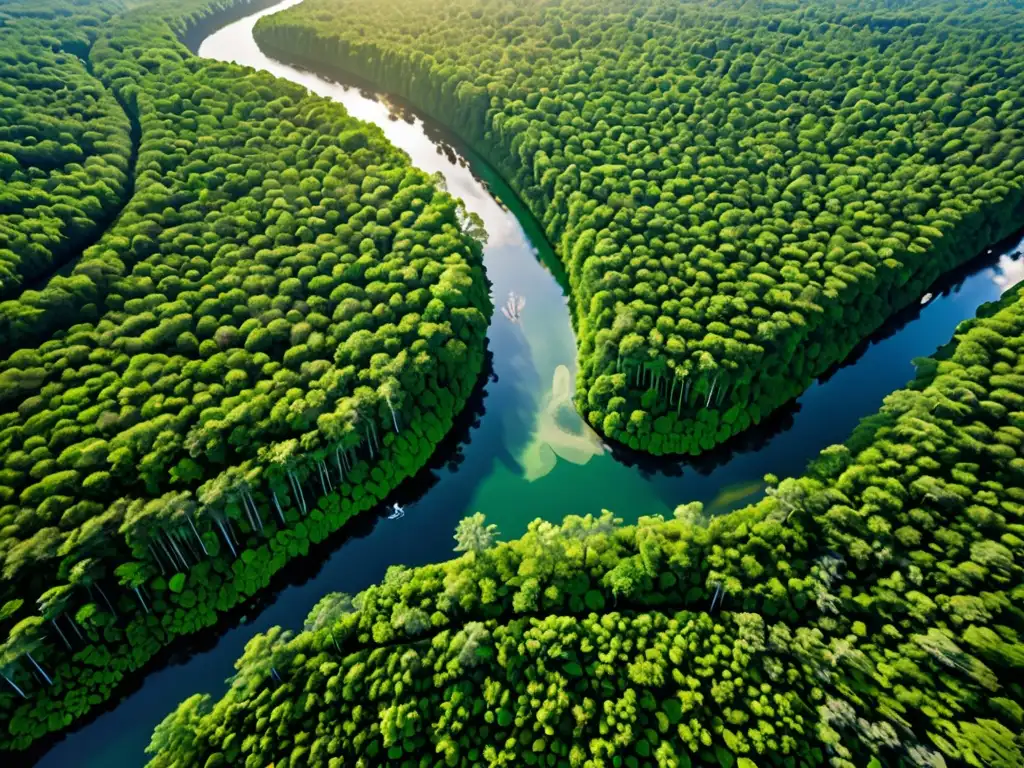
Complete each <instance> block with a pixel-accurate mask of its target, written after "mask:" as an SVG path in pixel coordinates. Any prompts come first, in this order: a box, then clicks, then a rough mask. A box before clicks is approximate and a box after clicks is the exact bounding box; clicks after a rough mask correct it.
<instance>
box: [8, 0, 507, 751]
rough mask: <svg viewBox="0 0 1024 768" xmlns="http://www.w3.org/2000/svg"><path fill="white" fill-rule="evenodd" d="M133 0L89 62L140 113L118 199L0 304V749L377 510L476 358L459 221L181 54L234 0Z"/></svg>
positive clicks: (481, 329)
mask: <svg viewBox="0 0 1024 768" xmlns="http://www.w3.org/2000/svg"><path fill="white" fill-rule="evenodd" d="M136 5H139V3H136ZM142 5H143V7H141V8H140V9H138V10H135V11H124V12H120V13H118V14H117V15H115V16H113V17H111V18H110V19H108V20H107V21H106V22H105V23H104V24H103V25H102V27H101V29H100V30H98V32H97V34H96V35H95V36H94V38H95V39H93V40H92V46H91V48H90V49H89V50H88V52H87V55H88V57H89V67H90V68H91V69H92V71H93V72H94V74H95V77H96V78H97V79H98V80H97V81H98V82H99V83H102V87H103V89H105V90H104V91H103V95H101V96H98V97H97V98H98V100H99V102H101V103H105V102H104V100H107V101H110V102H111V103H116V102H113V101H112V100H113V99H114V98H116V99H117V100H118V101H120V102H121V103H122V104H124V105H125V106H126V108H127V109H128V110H129V113H130V114H131V116H132V118H133V119H134V120H135V121H137V123H138V125H139V128H140V146H139V151H138V160H137V164H136V167H135V178H134V194H133V196H132V197H131V200H130V201H129V202H128V204H127V205H126V206H125V207H124V208H123V210H122V211H121V212H120V214H119V216H118V218H117V221H116V222H115V223H114V225H113V226H112V227H111V228H110V229H108V230H107V231H106V232H104V233H103V235H102V237H100V238H99V240H98V241H97V242H96V244H95V245H93V246H91V247H90V248H89V249H88V250H86V251H85V253H84V254H83V256H82V258H81V260H80V261H79V262H78V263H77V264H76V265H75V267H74V269H73V271H72V272H71V273H70V275H68V276H66V277H64V276H57V277H54V278H53V279H51V280H50V281H49V283H48V284H47V285H46V287H45V288H44V289H43V290H41V291H39V292H33V291H27V292H24V293H23V294H22V295H21V296H20V297H19V298H18V299H16V300H12V301H11V302H8V303H7V304H5V305H3V307H0V313H2V315H3V318H2V320H0V323H2V322H7V323H8V324H7V325H4V326H3V328H2V329H0V334H2V337H3V338H4V339H5V341H9V342H11V343H12V346H15V347H18V349H17V350H16V351H14V352H12V353H11V354H10V355H9V356H6V357H5V358H3V359H0V574H2V581H0V673H2V676H3V678H4V680H0V687H2V691H0V724H2V726H3V728H2V735H0V748H5V747H6V748H22V747H25V746H27V745H28V744H29V743H30V742H31V741H32V740H33V739H35V738H37V737H39V736H41V735H42V734H44V733H46V732H47V731H52V730H57V729H60V728H63V727H65V726H66V725H68V724H69V723H70V722H71V721H72V720H74V719H75V718H77V717H80V716H81V715H83V714H84V713H85V712H87V711H88V710H89V709H90V708H91V707H93V706H95V705H97V704H99V703H100V702H102V701H103V700H104V699H106V698H107V697H108V696H109V695H110V694H111V692H112V691H114V690H115V688H116V686H117V684H118V683H119V682H121V681H122V680H123V679H124V677H125V676H126V675H129V674H131V673H132V672H134V671H136V670H138V669H139V668H140V667H141V666H142V665H143V664H144V663H145V662H146V661H148V660H149V659H151V658H152V657H153V656H154V654H155V653H156V652H157V651H159V650H160V649H161V648H163V647H164V646H166V645H167V644H168V643H169V642H170V641H171V640H172V639H173V638H174V637H175V636H177V635H181V634H184V633H189V632H194V631H196V630H198V629H200V628H202V627H206V626H209V625H212V624H213V623H214V622H215V620H216V618H217V615H218V613H219V612H223V611H226V610H228V609H230V608H232V607H234V606H235V605H237V604H238V603H239V602H241V601H242V600H244V599H246V598H247V597H249V596H251V595H253V594H254V593H255V592H256V591H257V590H259V589H261V588H262V587H265V586H266V585H267V583H268V582H269V580H270V577H271V576H272V575H273V574H274V573H275V572H276V571H278V570H279V569H280V568H281V567H282V566H283V565H284V563H285V562H286V560H288V559H289V558H291V557H295V556H299V555H304V554H306V553H307V551H308V549H309V546H310V545H311V544H312V543H316V542H319V541H322V540H323V539H324V538H325V537H326V536H327V535H328V534H329V533H330V532H332V531H334V530H336V529H338V528H339V527H340V526H341V525H342V523H344V522H345V520H347V519H348V518H349V517H351V516H352V515H354V514H356V513H357V512H360V511H363V510H366V509H369V508H371V507H372V506H374V505H375V504H376V503H377V502H378V501H379V500H381V499H382V498H383V497H384V496H385V495H386V494H387V493H388V492H389V491H390V490H391V489H393V488H394V487H395V485H396V484H397V483H398V482H400V481H401V480H402V479H404V478H406V477H408V476H409V475H410V474H412V473H413V472H415V471H416V470H417V469H419V468H420V467H422V466H423V465H424V463H425V462H426V459H427V458H428V456H429V455H430V453H431V451H432V449H433V448H434V446H435V445H436V444H437V443H438V441H439V440H440V439H441V437H442V436H443V434H444V433H445V432H446V431H447V430H448V429H449V428H450V426H451V424H452V420H453V417H454V414H455V413H456V412H457V411H458V410H459V409H460V408H461V407H462V405H463V403H464V402H465V400H466V398H467V397H468V395H469V394H470V391H471V390H472V388H473V386H474V385H475V383H476V380H477V377H478V374H479V372H480V370H481V367H482V363H483V353H484V337H485V331H486V327H487V318H488V315H489V313H490V309H491V308H490V303H489V298H488V292H487V284H486V280H485V278H484V276H483V271H482V261H481V251H482V249H481V246H482V233H481V232H480V231H479V226H478V225H479V222H478V221H477V220H474V219H471V218H469V217H467V215H466V214H465V212H464V210H463V209H462V207H461V205H460V204H459V203H458V202H457V201H455V200H454V199H453V198H451V196H449V195H448V194H447V193H446V192H444V191H443V190H442V189H440V188H439V187H438V186H437V185H436V184H435V183H434V180H433V179H431V178H429V177H427V176H426V175H425V174H423V173H422V172H420V171H417V170H414V169H412V168H410V167H409V165H408V161H407V158H406V157H405V156H404V155H403V154H402V153H400V152H399V151H397V150H396V149H395V148H394V147H392V146H391V145H390V144H389V143H387V141H386V140H385V139H384V137H383V134H382V133H381V132H380V130H379V129H377V128H375V127H372V126H368V125H365V124H363V123H360V122H358V121H356V120H354V119H352V118H350V117H349V116H348V115H347V114H346V113H345V111H344V109H343V108H342V107H340V106H338V105H336V104H332V103H330V102H328V101H325V100H323V99H320V98H317V97H313V96H311V95H309V94H308V93H307V92H306V91H305V90H304V89H303V88H301V87H299V86H296V85H293V84H290V83H287V82H284V81H279V80H276V79H274V78H273V77H271V76H270V75H268V74H266V73H254V72H253V71H251V70H247V69H243V68H240V67H238V66H235V65H228V64H218V63H213V62H208V61H203V60H200V59H198V58H196V57H193V56H192V55H191V54H189V52H188V51H187V50H186V49H185V48H184V47H183V46H182V45H181V44H180V43H179V42H178V39H177V36H176V33H178V34H182V33H184V32H185V31H187V29H188V28H189V27H190V26H191V25H193V24H196V23H199V22H200V21H201V19H202V18H203V17H204V16H205V15H206V14H207V13H210V12H214V11H217V10H219V9H223V8H225V7H230V3H210V2H208V0H161V1H160V2H158V3H155V4H149V5H145V4H142ZM4 7H5V8H6V6H4ZM49 13H51V11H47V10H45V9H44V10H42V11H40V12H39V13H38V14H37V16H38V23H39V24H40V25H41V26H45V25H47V24H50V23H52V17H51V16H50V15H47V14H49ZM52 13H56V11H52ZM17 29H18V27H15V30H17ZM83 34H84V33H83ZM55 44H56V43H54V45H55ZM4 53H5V55H6V51H5V52H4ZM82 53H83V54H86V52H85V51H82ZM25 82H26V84H27V86H26V87H29V86H31V82H30V81H28V80H26V81H25ZM46 82H49V81H48V80H47V81H46ZM5 83H6V81H5ZM42 85H45V83H43V84H42ZM96 87H97V88H99V87H100V86H96ZM33 93H34V94H35V93H36V92H35V91H33ZM36 95H37V96H38V98H39V99H41V100H42V102H45V103H46V104H51V103H52V101H53V97H51V95H50V94H49V93H48V92H47V91H39V92H38V94H36ZM40 114H42V112H40ZM30 138H32V137H31V136H29V137H27V138H26V142H25V146H26V147H31V146H34V144H33V142H32V141H30V140H28V139H30ZM96 141H99V139H96ZM55 151H56V150H55ZM27 152H28V150H26V154H27ZM2 157H3V156H2V155H0V158H2ZM62 194H63V193H62ZM26 221H27V220H26ZM16 223H18V222H16ZM22 224H24V226H21V225H22ZM18 226H19V229H18V231H19V232H20V231H25V232H29V231H30V227H29V225H28V224H27V223H26V222H21V223H18ZM12 308H13V309H12ZM5 681H6V682H5Z"/></svg>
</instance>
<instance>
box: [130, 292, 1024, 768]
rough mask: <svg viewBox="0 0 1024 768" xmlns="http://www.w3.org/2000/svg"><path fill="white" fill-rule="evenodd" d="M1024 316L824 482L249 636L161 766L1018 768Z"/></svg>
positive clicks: (1018, 296) (815, 479) (578, 527)
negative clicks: (218, 695)
mask: <svg viewBox="0 0 1024 768" xmlns="http://www.w3.org/2000/svg"><path fill="white" fill-rule="evenodd" d="M1022 440H1024V293H1022V292H1020V291H1018V292H1016V293H1015V294H1014V295H1012V296H1010V297H1008V298H1007V299H1005V300H1004V301H1003V302H1002V304H1001V306H991V305H990V306H989V307H987V308H986V309H985V310H984V311H983V312H982V319H978V320H972V321H968V322H966V323H964V324H963V325H961V327H960V328H959V329H958V332H957V334H956V337H955V339H954V341H953V342H952V343H951V344H950V345H949V346H947V347H946V348H944V349H943V350H940V353H939V354H938V355H937V356H936V357H935V358H934V359H926V360H921V361H919V368H918V376H917V379H916V380H915V381H914V382H913V383H912V384H911V386H910V388H908V389H906V390H902V391H899V392H896V393H894V394H892V395H890V396H889V397H888V398H887V400H886V402H885V404H884V406H883V408H882V409H881V411H880V412H879V413H878V414H876V415H874V416H872V417H869V418H868V419H866V420H864V421H863V422H862V423H861V424H860V426H859V427H858V428H857V430H856V431H855V433H854V434H853V435H852V437H851V438H850V440H849V441H848V443H847V444H846V445H845V446H833V447H830V448H828V449H826V450H824V451H823V452H822V453H821V455H820V456H819V457H818V459H816V460H815V462H813V463H812V465H811V466H810V467H809V469H808V471H807V473H806V475H805V476H804V477H801V478H798V479H786V480H784V481H782V482H781V483H779V482H778V481H777V480H775V479H772V481H771V482H772V486H771V490H770V492H769V495H768V496H767V497H766V498H765V499H764V500H762V501H761V502H760V503H758V504H756V505H754V506H752V507H749V508H747V509H745V510H741V511H739V512H735V513H732V514H729V515H727V516H724V517H719V518H716V519H712V520H710V521H705V520H702V519H701V518H702V512H701V509H700V505H699V504H691V505H687V506H683V507H679V508H678V509H677V510H676V513H675V519H672V520H667V521H666V520H664V519H662V518H661V517H658V518H642V519H641V520H640V522H639V523H638V524H637V525H636V526H635V527H629V528H619V527H618V526H617V525H616V520H615V519H614V518H613V517H612V515H611V513H607V512H606V513H604V514H603V515H602V516H600V517H598V518H594V517H591V516H587V517H585V518H579V517H570V518H567V519H566V521H565V522H564V524H563V525H561V526H557V525H552V524H550V523H547V522H540V521H537V522H535V523H533V524H532V525H531V527H530V530H529V533H527V535H525V536H524V537H523V538H522V539H519V540H516V541H512V542H509V543H506V544H498V545H496V546H492V545H493V539H494V537H495V534H496V531H494V526H487V525H486V523H485V521H484V518H483V516H482V515H477V516H475V517H472V518H468V519H465V520H463V521H462V522H461V523H460V525H459V529H458V530H457V532H456V540H457V541H458V546H457V547H456V549H457V550H458V551H464V552H466V553H467V554H465V555H464V556H463V557H461V558H459V559H457V560H454V561H451V562H449V563H443V564H439V565H431V566H426V567H421V568H416V569H405V568H401V567H393V568H392V569H390V570H389V572H388V574H387V576H386V578H385V580H384V582H383V583H382V584H380V585H379V586H374V587H371V588H370V589H368V590H366V591H365V592H363V593H362V594H360V595H359V596H357V597H356V598H355V599H351V598H349V597H346V596H344V595H339V594H335V595H329V596H327V597H326V598H324V600H322V601H321V602H320V603H319V604H318V605H317V606H316V608H315V609H314V610H313V612H312V613H311V614H310V617H309V620H308V622H307V624H306V627H305V631H304V632H302V633H301V634H299V635H297V636H292V634H291V633H289V632H284V631H282V630H281V629H280V628H276V629H274V630H272V631H270V632H269V633H267V634H265V635H259V636H257V637H256V638H254V639H253V640H252V641H251V642H250V643H249V645H248V646H247V648H246V652H245V655H244V656H243V657H242V658H241V659H240V660H239V661H238V663H237V665H236V668H237V675H236V676H235V677H234V679H233V683H232V687H231V688H230V690H229V691H228V693H227V694H226V695H225V696H224V697H223V698H222V699H221V700H220V701H218V702H216V703H215V704H214V703H212V702H211V701H210V700H209V697H207V696H195V697H193V698H191V699H188V700H187V701H185V702H184V703H183V704H182V705H181V706H180V707H179V708H178V710H177V711H176V712H174V713H173V714H171V715H170V716H168V718H167V719H166V720H165V721H164V722H163V723H162V724H161V725H160V726H159V727H158V728H157V730H156V732H155V734H154V737H153V741H152V744H151V747H150V751H151V752H153V753H155V756H154V758H153V761H152V762H151V764H150V765H151V766H152V767H153V768H182V767H183V766H204V765H205V766H208V767H210V768H212V766H220V765H246V766H247V767H248V768H258V767H259V766H271V765H277V766H283V765H292V766H297V765H302V766H306V765H309V766H328V765H329V766H342V765H344V766H360V767H364V766H365V767H368V766H377V765H405V766H416V765H418V766H425V765H442V764H443V765H449V766H454V765H491V766H496V765H507V766H520V765H548V766H555V765H558V766H575V767H578V766H590V767H594V766H638V765H658V766H662V767H663V768H669V767H673V768H680V767H686V766H691V765H694V766H696V765H701V766H721V768H733V766H736V767H737V768H754V766H766V765H775V766H797V765H799V766H817V765H831V766H835V767H836V768H840V767H842V768H854V766H856V768H865V767H866V766H872V767H873V768H878V766H880V765H885V766H891V767H893V768H895V767H896V766H928V767H930V768H937V767H938V766H943V765H954V764H964V765H971V766H979V767H980V766H991V767H993V768H1019V766H1020V765H1022V764H1024V737H1022V735H1021V734H1022V733H1024V731H1022V725H1024V706H1022V705H1024V685H1022V680H1024V674H1022V672H1024V639H1022V633H1024V614H1022V613H1021V599H1022V597H1024V483H1022V480H1024V458H1021V445H1022Z"/></svg>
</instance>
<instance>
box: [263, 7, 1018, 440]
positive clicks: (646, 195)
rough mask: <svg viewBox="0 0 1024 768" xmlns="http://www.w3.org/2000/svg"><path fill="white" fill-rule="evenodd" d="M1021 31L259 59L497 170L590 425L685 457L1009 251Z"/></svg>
mask: <svg viewBox="0 0 1024 768" xmlns="http://www.w3.org/2000/svg"><path fill="white" fill-rule="evenodd" d="M1021 20H1022V17H1021V14H1020V13H1019V11H1018V9H1017V8H1016V7H1015V6H1013V5H1011V4H1005V3H999V2H977V3H969V4H964V3H960V2H953V1H952V0H906V1H905V0H895V1H892V0H886V1H885V2H881V1H879V2H873V1H871V0H868V1H867V2H863V1H862V0H838V2H836V1H833V0H827V1H825V0H814V1H813V2H809V3H808V2H800V3H798V2H794V1H793V0H779V1H777V2H770V3H762V2H757V3H748V2H741V1H740V0H724V1H723V2H707V0H683V1H682V2H680V1H679V0H653V1H650V2H634V1H633V0H527V1H526V2H521V1H520V0H486V1H484V0H468V1H467V0H429V1H428V0H394V1H393V2H387V3H378V2H374V1H373V0H307V2H304V3H302V4H300V5H298V6H296V7H294V8H291V9H289V10H287V11H284V12H282V13H280V14H276V15H273V16H271V17H268V18H265V19H263V20H261V21H260V22H259V24H258V25H257V27H256V37H257V40H258V41H259V43H260V44H261V46H263V47H264V48H265V49H267V50H269V51H270V52H272V53H273V54H274V55H276V56H279V57H282V58H286V59H290V60H293V61H298V62H299V63H303V64H307V65H310V66H313V67H315V68H316V69H318V70H322V71H328V72H332V71H339V72H341V73H349V74H354V75H356V76H358V77H361V78H364V79H366V80H369V81H371V82H372V83H373V84H375V85H376V86H377V87H380V88H383V89H387V90H389V91H392V92H395V93H398V94H400V95H402V96H404V97H406V98H408V99H409V100H411V101H412V102H413V103H414V104H416V105H417V106H418V107H419V108H421V109H423V110H425V111H427V112H429V113H430V114H432V115H434V116H435V117H437V118H438V119H439V120H441V121H442V122H444V123H446V124H447V125H449V126H451V127H453V128H455V129H456V130H457V131H458V132H459V133H460V134H461V135H462V136H463V137H465V138H466V139H468V140H469V141H470V142H471V143H472V144H473V145H474V146H475V147H476V148H477V149H478V150H480V151H481V152H482V153H483V154H485V155H486V156H487V157H488V158H489V159H490V160H491V162H492V163H494V164H495V165H496V166H497V167H498V169H499V170H500V171H501V172H502V174H503V175H504V176H505V177H506V178H507V179H508V180H509V181H510V183H511V185H512V186H513V188H514V189H515V190H516V191H517V193H518V194H519V195H520V196H521V197H522V198H523V200H524V201H525V202H526V203H527V204H528V206H529V207H530V209H531V210H532V211H533V213H534V214H535V216H536V217H537V218H538V220H540V221H541V222H542V224H543V227H544V229H545V231H546V233H547V236H548V238H549V240H550V241H551V242H552V243H553V244H554V245H555V246H556V250H557V252H558V254H559V256H560V258H561V260H562V261H563V263H564V265H565V267H566V271H567V273H568V276H569V281H570V284H571V286H572V292H573V297H574V319H575V325H576V329H577V332H578V341H579V357H580V375H579V378H578V381H577V389H578V391H577V406H578V407H579V409H580V411H581V413H583V415H584V416H585V417H586V418H587V420H588V421H589V423H590V424H592V425H593V426H594V427H595V428H597V429H599V430H601V431H603V432H604V434H606V435H608V436H610V437H612V438H615V439H616V440H618V441H620V442H623V443H627V444H628V445H629V446H631V447H633V448H640V449H644V450H647V451H651V452H653V453H687V452H688V453H698V452H700V451H702V450H706V449H709V448H711V447H713V446H714V445H715V444H716V443H718V442H721V441H723V440H725V439H727V438H728V437H730V436H731V435H734V434H736V433H737V432H740V431H742V430H743V429H746V428H747V427H748V426H749V425H751V424H756V423H758V422H759V421H760V420H761V419H762V418H763V417H764V416H765V414H766V413H768V412H769V411H771V410H772V409H774V408H776V407H778V406H779V405H781V404H782V403H784V402H786V401H788V400H791V399H792V398H793V397H795V396H796V395H798V394H799V393H800V392H802V391H803V390H804V389H805V388H806V387H807V385H808V384H809V383H810V381H811V380H812V379H813V377H814V376H816V375H819V374H821V373H822V372H823V371H825V370H826V369H827V368H828V367H829V366H830V365H832V364H835V363H836V362H837V361H839V360H842V359H843V358H844V357H845V356H846V355H847V354H848V353H849V351H850V350H851V349H852V348H853V346H854V345H855V344H856V343H857V342H859V341H860V340H862V339H863V338H864V337H865V336H867V335H868V334H869V333H870V332H872V331H873V330H875V329H876V328H878V326H879V325H880V324H881V323H882V321H883V320H884V319H885V318H887V317H888V316H889V315H891V314H892V313H893V312H895V311H896V310H897V309H899V308H900V307H902V306H905V305H907V304H908V303H911V302H913V301H915V300H917V299H918V298H920V296H921V295H922V294H923V293H924V292H925V291H926V289H927V287H928V286H929V285H930V284H931V283H932V281H934V280H935V279H936V277H937V276H938V275H940V274H941V273H943V272H944V271H946V270H948V269H950V268H951V267H953V266H955V265H957V264H959V263H962V262H963V261H965V260H966V259H968V258H970V257H971V256H972V255H974V253H976V252H977V251H979V250H981V249H982V248H983V247H985V246H987V245H988V244H989V243H991V242H993V241H995V240H997V239H999V238H1001V237H1004V236H1006V235H1007V234H1009V233H1010V232H1011V231H1012V230H1013V229H1015V228H1017V227H1019V226H1020V222H1021V220H1022V216H1021V213H1022V210H1021V185H1022V182H1021V179H1022V178H1024V175H1022V174H1024V142H1022V140H1021V129H1022V127H1024V101H1022V97H1021V93H1022V92H1024V58H1022V55H1021V50H1022V48H1021V45H1020V40H1021V34H1022V30H1024V27H1022V21H1021Z"/></svg>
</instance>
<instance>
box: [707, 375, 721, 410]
mask: <svg viewBox="0 0 1024 768" xmlns="http://www.w3.org/2000/svg"><path fill="white" fill-rule="evenodd" d="M716 384H718V376H715V379H714V381H712V382H711V389H710V390H709V391H708V399H707V402H705V403H704V407H705V408H707V407H708V406H709V405H711V396H712V395H713V394H715V385H716Z"/></svg>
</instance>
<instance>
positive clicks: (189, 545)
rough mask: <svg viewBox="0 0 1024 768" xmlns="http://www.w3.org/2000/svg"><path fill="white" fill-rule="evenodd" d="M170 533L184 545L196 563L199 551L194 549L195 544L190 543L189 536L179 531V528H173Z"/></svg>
mask: <svg viewBox="0 0 1024 768" xmlns="http://www.w3.org/2000/svg"><path fill="white" fill-rule="evenodd" d="M171 535H172V536H174V538H175V539H177V540H178V541H179V542H181V543H182V544H184V545H185V549H186V550H187V551H188V553H189V554H190V555H192V557H193V559H194V560H195V561H196V562H197V563H198V562H199V553H198V552H197V551H196V548H195V546H194V545H193V544H192V539H191V537H189V536H188V535H186V534H183V533H181V529H180V528H179V529H177V530H175V531H174V532H173V533H172V534H171Z"/></svg>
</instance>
